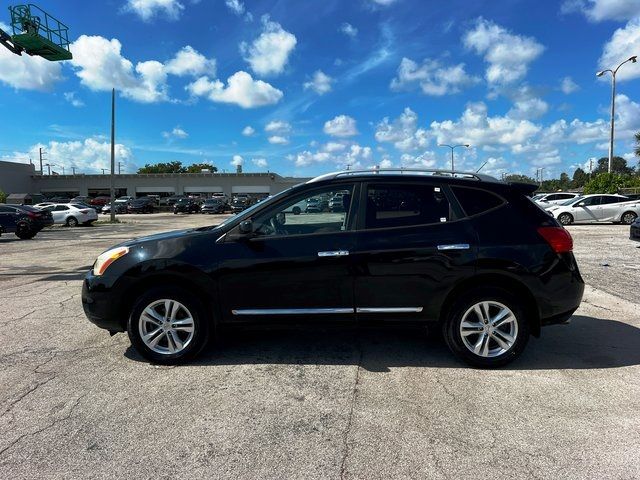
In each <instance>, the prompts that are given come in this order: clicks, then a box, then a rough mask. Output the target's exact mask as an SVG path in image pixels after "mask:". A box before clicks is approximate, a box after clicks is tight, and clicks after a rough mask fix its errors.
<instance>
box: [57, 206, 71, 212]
mask: <svg viewBox="0 0 640 480" xmlns="http://www.w3.org/2000/svg"><path fill="white" fill-rule="evenodd" d="M65 210H69V207H67V206H65V205H56V207H55V208H54V211H56V212H64V211H65Z"/></svg>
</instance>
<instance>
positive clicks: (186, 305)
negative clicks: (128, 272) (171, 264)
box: [127, 288, 210, 365]
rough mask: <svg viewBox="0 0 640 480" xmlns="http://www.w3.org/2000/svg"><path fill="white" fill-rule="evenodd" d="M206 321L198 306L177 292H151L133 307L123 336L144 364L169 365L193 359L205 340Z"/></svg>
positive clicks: (207, 325) (200, 307)
mask: <svg viewBox="0 0 640 480" xmlns="http://www.w3.org/2000/svg"><path fill="white" fill-rule="evenodd" d="M209 322H210V320H209V317H208V316H207V315H206V313H205V311H204V309H203V307H202V305H201V303H200V302H199V301H198V300H197V299H196V298H195V297H193V296H192V295H191V294H190V293H188V292H186V291H184V290H182V289H179V288H155V289H152V290H150V291H149V292H147V293H146V294H144V295H143V296H142V297H140V299H139V300H138V301H137V302H136V303H135V305H134V306H133V308H132V310H131V315H130V316H129V321H128V322H127V333H128V334H129V339H130V340H131V343H132V344H133V346H134V347H135V348H136V350H137V351H138V352H139V353H140V354H141V355H142V356H143V357H144V358H146V359H147V360H150V361H152V362H155V363H161V364H166V365H173V364H178V363H182V362H184V361H187V360H189V359H191V358H193V357H194V356H195V355H197V354H198V353H199V352H200V351H201V350H202V348H204V346H205V345H206V344H207V341H208V338H209Z"/></svg>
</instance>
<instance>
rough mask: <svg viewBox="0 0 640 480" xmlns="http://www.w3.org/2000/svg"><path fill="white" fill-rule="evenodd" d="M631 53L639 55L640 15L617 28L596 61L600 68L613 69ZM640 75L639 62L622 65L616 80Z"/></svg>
mask: <svg viewBox="0 0 640 480" xmlns="http://www.w3.org/2000/svg"><path fill="white" fill-rule="evenodd" d="M632 55H640V17H638V18H636V19H635V20H631V21H630V22H629V23H627V25H625V26H624V27H623V28H619V29H617V30H616V31H615V32H614V34H613V36H612V37H611V39H610V40H609V41H608V42H607V43H606V44H605V46H604V49H603V51H602V55H601V56H600V60H599V61H598V63H599V65H600V68H601V69H603V70H604V69H607V68H611V69H614V68H616V67H617V66H618V64H619V63H620V62H623V61H624V60H626V59H628V58H629V57H630V56H632ZM639 77H640V63H635V64H628V65H624V66H623V67H622V68H620V70H618V73H617V74H616V79H617V80H630V79H632V78H639Z"/></svg>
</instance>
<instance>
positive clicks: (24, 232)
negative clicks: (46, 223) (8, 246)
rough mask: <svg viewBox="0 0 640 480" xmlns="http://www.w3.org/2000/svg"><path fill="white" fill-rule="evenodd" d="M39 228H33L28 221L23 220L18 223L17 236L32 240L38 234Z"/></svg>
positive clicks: (21, 238)
mask: <svg viewBox="0 0 640 480" xmlns="http://www.w3.org/2000/svg"><path fill="white" fill-rule="evenodd" d="M37 233H38V231H37V230H34V229H32V228H31V226H30V225H29V224H28V223H26V222H21V223H18V224H17V225H16V237H18V238H19V239H20V240H30V239H32V238H33V237H35V236H36V234H37Z"/></svg>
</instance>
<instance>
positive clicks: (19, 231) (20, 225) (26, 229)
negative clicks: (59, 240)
mask: <svg viewBox="0 0 640 480" xmlns="http://www.w3.org/2000/svg"><path fill="white" fill-rule="evenodd" d="M51 225H53V216H52V215H51V212H50V211H45V210H40V209H38V208H35V207H31V206H29V205H3V204H0V234H2V233H11V232H13V233H15V234H16V236H17V237H18V238H20V239H22V240H28V239H30V238H33V237H35V236H36V234H37V233H38V232H39V231H40V230H42V229H43V228H44V227H49V226H51Z"/></svg>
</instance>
